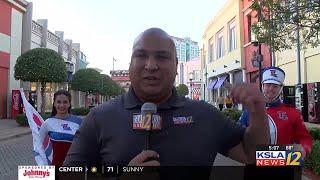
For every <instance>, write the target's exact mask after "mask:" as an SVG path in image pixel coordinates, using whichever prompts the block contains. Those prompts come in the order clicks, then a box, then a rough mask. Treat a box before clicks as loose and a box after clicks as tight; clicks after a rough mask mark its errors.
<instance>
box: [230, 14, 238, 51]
mask: <svg viewBox="0 0 320 180" xmlns="http://www.w3.org/2000/svg"><path fill="white" fill-rule="evenodd" d="M236 33H237V32H236V22H235V20H234V19H233V20H232V21H231V22H230V23H229V52H231V51H234V50H235V49H236V48H237V37H236Z"/></svg>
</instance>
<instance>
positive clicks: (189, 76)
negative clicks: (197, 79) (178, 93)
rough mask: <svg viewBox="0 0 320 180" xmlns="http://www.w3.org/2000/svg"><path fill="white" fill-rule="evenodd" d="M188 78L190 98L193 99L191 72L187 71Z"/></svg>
mask: <svg viewBox="0 0 320 180" xmlns="http://www.w3.org/2000/svg"><path fill="white" fill-rule="evenodd" d="M189 80H190V96H191V97H190V99H193V97H192V80H193V73H192V72H191V73H189Z"/></svg>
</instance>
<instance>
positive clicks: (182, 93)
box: [177, 84, 189, 96]
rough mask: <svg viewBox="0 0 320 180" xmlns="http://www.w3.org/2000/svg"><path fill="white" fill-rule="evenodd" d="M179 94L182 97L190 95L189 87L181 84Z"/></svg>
mask: <svg viewBox="0 0 320 180" xmlns="http://www.w3.org/2000/svg"><path fill="white" fill-rule="evenodd" d="M177 93H178V94H179V95H180V96H186V95H188V94H189V90H188V86H187V85H185V84H179V86H178V87H177Z"/></svg>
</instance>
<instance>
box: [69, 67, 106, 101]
mask: <svg viewBox="0 0 320 180" xmlns="http://www.w3.org/2000/svg"><path fill="white" fill-rule="evenodd" d="M102 86H103V84H102V77H101V75H100V73H99V72H98V71H96V70H94V69H92V68H88V69H80V70H79V71H77V72H76V73H75V74H74V76H73V79H72V81H71V89H72V90H75V91H82V92H85V93H86V99H87V96H88V95H89V94H99V93H101V89H102Z"/></svg>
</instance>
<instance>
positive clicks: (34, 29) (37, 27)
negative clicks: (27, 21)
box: [32, 21, 43, 36]
mask: <svg viewBox="0 0 320 180" xmlns="http://www.w3.org/2000/svg"><path fill="white" fill-rule="evenodd" d="M42 29H43V28H42V26H41V25H40V24H38V23H36V22H35V21H32V32H34V33H36V34H38V35H39V36H42Z"/></svg>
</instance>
